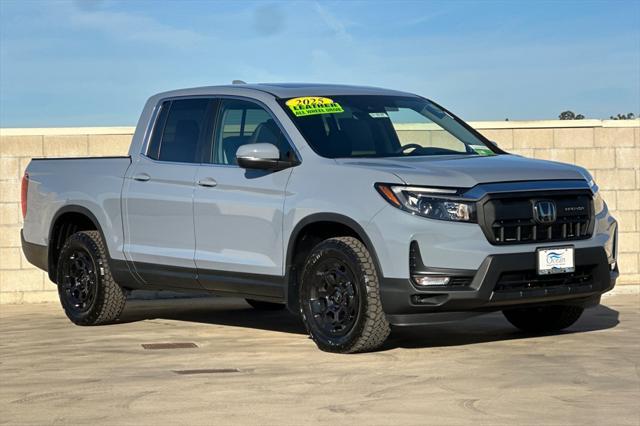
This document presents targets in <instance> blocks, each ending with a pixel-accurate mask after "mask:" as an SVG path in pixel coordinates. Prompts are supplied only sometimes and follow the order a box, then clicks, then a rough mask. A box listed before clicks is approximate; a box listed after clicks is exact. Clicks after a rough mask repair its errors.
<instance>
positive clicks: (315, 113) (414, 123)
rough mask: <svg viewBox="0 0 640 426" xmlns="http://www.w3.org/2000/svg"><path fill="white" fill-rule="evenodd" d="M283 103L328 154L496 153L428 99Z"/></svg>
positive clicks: (300, 99) (314, 143)
mask: <svg viewBox="0 0 640 426" xmlns="http://www.w3.org/2000/svg"><path fill="white" fill-rule="evenodd" d="M280 102H281V105H282V107H283V108H284V109H285V111H287V113H288V114H289V116H290V117H291V119H292V120H293V122H294V123H295V124H296V126H297V127H298V129H299V130H300V132H301V133H302V135H303V136H304V138H305V139H306V140H307V142H308V143H309V145H311V148H313V150H314V151H315V152H316V153H317V154H319V155H321V156H323V157H327V158H362V157H375V158H380V157H410V156H429V155H494V154H495V152H494V151H493V149H492V148H491V147H488V146H487V145H486V144H485V143H484V142H483V141H482V140H481V139H480V138H479V137H478V136H476V135H475V134H474V133H473V132H472V131H470V130H468V129H467V128H465V126H464V125H462V124H461V123H460V122H459V121H457V120H456V119H455V118H453V117H452V116H450V115H449V114H448V113H447V112H445V111H443V110H442V109H441V108H439V107H438V106H437V105H435V104H433V103H431V102H429V101H427V100H426V99H420V98H413V97H400V96H371V95H358V96H331V97H320V96H305V97H298V98H292V99H283V100H281V101H280Z"/></svg>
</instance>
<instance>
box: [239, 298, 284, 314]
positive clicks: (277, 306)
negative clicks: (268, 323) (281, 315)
mask: <svg viewBox="0 0 640 426" xmlns="http://www.w3.org/2000/svg"><path fill="white" fill-rule="evenodd" d="M244 300H246V301H247V303H248V304H249V305H251V307H252V308H253V309H257V310H259V311H279V310H281V309H284V308H285V305H284V304H282V303H272V302H263V301H262V300H254V299H244Z"/></svg>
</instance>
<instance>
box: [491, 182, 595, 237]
mask: <svg viewBox="0 0 640 426" xmlns="http://www.w3.org/2000/svg"><path fill="white" fill-rule="evenodd" d="M541 200H544V201H550V202H552V203H553V204H554V205H555V206H556V212H557V216H556V219H555V221H553V222H551V223H538V221H537V220H536V219H535V218H534V205H535V203H536V202H538V201H541ZM480 210H481V213H482V214H481V218H480V224H481V226H482V227H483V230H484V232H485V234H486V235H487V238H488V239H489V242H491V243H492V244H522V243H533V242H556V241H573V240H582V239H586V238H589V237H591V233H592V229H593V222H594V221H593V202H592V196H591V194H590V193H571V194H553V195H546V194H541V196H540V197H537V196H534V197H532V196H531V195H527V196H522V195H511V196H508V197H506V196H504V195H501V196H500V197H499V198H494V197H489V199H488V200H486V201H484V202H483V203H481V209H480Z"/></svg>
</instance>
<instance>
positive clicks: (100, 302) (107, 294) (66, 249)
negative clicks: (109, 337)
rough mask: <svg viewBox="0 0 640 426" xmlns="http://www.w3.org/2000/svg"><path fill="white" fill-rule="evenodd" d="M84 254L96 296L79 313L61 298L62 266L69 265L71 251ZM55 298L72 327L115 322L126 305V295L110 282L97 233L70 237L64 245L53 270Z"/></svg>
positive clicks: (66, 299) (67, 301)
mask: <svg viewBox="0 0 640 426" xmlns="http://www.w3.org/2000/svg"><path fill="white" fill-rule="evenodd" d="M74 250H75V251H78V250H80V251H82V250H84V252H86V253H87V254H88V255H89V257H90V258H91V260H92V261H93V265H94V266H95V272H96V277H97V279H96V283H97V286H96V293H95V297H94V298H93V302H92V303H91V304H90V306H88V307H87V309H86V310H83V311H82V312H81V311H79V310H78V309H77V308H75V307H74V306H73V305H72V304H71V302H70V301H69V298H68V296H65V294H64V292H65V289H64V287H63V286H62V285H61V283H62V282H63V281H62V280H63V278H64V276H63V274H64V263H65V262H70V260H69V256H70V255H71V253H72V252H73V251H74ZM57 275H58V276H57V282H58V295H59V297H60V303H61V304H62V307H63V308H64V311H65V313H66V315H67V317H68V318H69V319H70V320H71V321H72V322H73V323H74V324H76V325H82V326H90V325H103V324H109V323H113V322H115V321H116V320H117V319H118V317H119V316H120V314H121V313H122V310H123V309H124V305H125V302H126V292H125V290H124V289H122V288H121V287H120V286H119V285H118V284H117V283H116V282H115V281H114V280H113V276H112V275H111V270H110V268H109V262H108V256H107V249H106V246H105V243H104V241H103V240H102V236H101V235H100V233H99V232H98V231H82V232H76V233H75V234H73V235H71V236H70V237H69V238H68V239H67V241H66V242H65V244H64V246H63V247H62V250H61V251H60V256H59V257H58V268H57Z"/></svg>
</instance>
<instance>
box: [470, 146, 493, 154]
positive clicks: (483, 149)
mask: <svg viewBox="0 0 640 426" xmlns="http://www.w3.org/2000/svg"><path fill="white" fill-rule="evenodd" d="M469 146H470V147H471V149H473V150H474V151H475V152H476V154H478V155H484V156H488V155H496V153H495V152H493V151H491V150H490V149H489V148H487V147H486V146H484V145H469Z"/></svg>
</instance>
